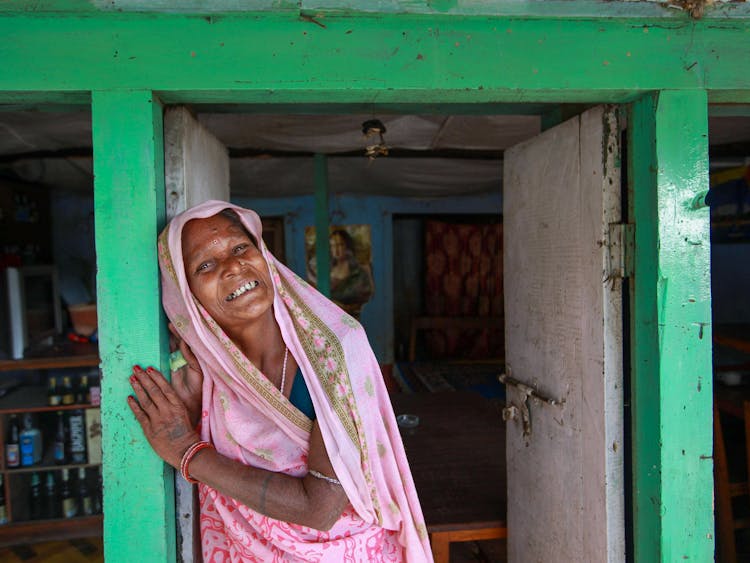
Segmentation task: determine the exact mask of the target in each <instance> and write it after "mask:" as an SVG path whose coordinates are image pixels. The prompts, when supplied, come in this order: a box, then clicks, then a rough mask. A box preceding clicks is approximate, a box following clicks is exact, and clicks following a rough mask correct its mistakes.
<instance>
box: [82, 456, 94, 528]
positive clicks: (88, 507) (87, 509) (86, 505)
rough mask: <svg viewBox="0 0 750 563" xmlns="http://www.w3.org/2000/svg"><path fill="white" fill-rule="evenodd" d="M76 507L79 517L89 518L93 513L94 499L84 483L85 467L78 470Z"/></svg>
mask: <svg viewBox="0 0 750 563" xmlns="http://www.w3.org/2000/svg"><path fill="white" fill-rule="evenodd" d="M78 507H79V511H80V513H81V516H91V515H92V514H93V513H94V499H93V498H92V497H91V491H90V490H89V485H88V483H87V482H86V468H85V467H79V468H78Z"/></svg>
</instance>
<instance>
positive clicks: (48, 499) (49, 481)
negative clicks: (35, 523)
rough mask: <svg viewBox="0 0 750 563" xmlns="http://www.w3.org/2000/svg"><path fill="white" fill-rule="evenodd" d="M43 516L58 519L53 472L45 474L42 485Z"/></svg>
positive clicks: (58, 512) (58, 501)
mask: <svg viewBox="0 0 750 563" xmlns="http://www.w3.org/2000/svg"><path fill="white" fill-rule="evenodd" d="M44 516H45V518H59V517H60V499H59V498H58V497H57V481H56V480H55V472H54V471H48V472H47V477H46V481H45V483H44Z"/></svg>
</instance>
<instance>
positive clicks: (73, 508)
mask: <svg viewBox="0 0 750 563" xmlns="http://www.w3.org/2000/svg"><path fill="white" fill-rule="evenodd" d="M60 506H61V508H62V511H61V512H62V517H63V518H72V517H73V516H75V515H76V514H78V505H77V503H76V498H75V497H74V496H73V490H72V489H71V488H70V473H69V471H68V468H67V467H65V468H63V470H62V483H61V484H60Z"/></svg>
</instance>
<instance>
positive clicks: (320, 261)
mask: <svg viewBox="0 0 750 563" xmlns="http://www.w3.org/2000/svg"><path fill="white" fill-rule="evenodd" d="M329 224H330V222H329V220H328V158H327V157H326V155H324V154H316V155H315V260H316V264H317V268H318V272H317V273H318V291H320V292H321V293H322V294H323V295H325V296H326V297H330V296H331V254H330V252H331V250H330V243H329V242H328V230H329Z"/></svg>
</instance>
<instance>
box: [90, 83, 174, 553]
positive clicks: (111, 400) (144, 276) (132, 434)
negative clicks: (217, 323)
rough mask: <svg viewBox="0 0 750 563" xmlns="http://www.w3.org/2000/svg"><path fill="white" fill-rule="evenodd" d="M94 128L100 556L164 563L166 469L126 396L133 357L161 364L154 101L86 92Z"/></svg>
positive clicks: (160, 206)
mask: <svg viewBox="0 0 750 563" xmlns="http://www.w3.org/2000/svg"><path fill="white" fill-rule="evenodd" d="M92 126H93V142H94V172H95V182H94V211H95V214H94V215H95V221H96V250H97V256H98V263H97V268H98V273H97V297H98V305H99V319H100V320H99V352H100V355H101V359H102V370H103V374H104V377H103V379H102V432H103V442H104V444H105V448H104V471H103V474H104V511H105V514H106V518H105V519H104V551H105V553H104V555H105V558H106V560H107V561H108V562H117V561H122V562H128V563H130V562H133V561H138V562H147V561H153V562H154V563H156V562H159V563H163V562H165V561H166V562H169V561H174V559H175V524H174V522H175V520H174V478H173V471H172V469H171V468H170V467H169V466H167V465H166V464H165V463H164V462H162V461H161V459H159V458H158V457H157V456H156V454H154V452H153V450H152V449H151V447H150V446H149V444H148V443H147V442H146V439H145V438H144V436H143V432H142V431H141V429H140V426H139V425H138V423H137V422H136V420H135V418H134V417H133V415H132V413H131V411H130V409H129V407H128V406H127V403H126V397H127V396H128V395H130V394H132V389H131V387H130V384H129V382H128V377H129V376H130V374H131V372H132V366H133V365H134V364H140V365H143V366H147V365H153V366H157V367H158V366H161V367H162V369H163V370H165V369H167V368H168V365H169V363H168V352H169V345H168V338H167V333H166V324H165V322H164V316H163V313H162V309H161V300H160V293H159V272H158V265H157V254H156V237H157V234H158V231H159V229H160V228H161V227H162V226H163V224H164V217H165V211H164V207H165V202H164V162H163V160H164V149H163V138H162V137H163V136H162V108H161V105H160V104H159V102H158V101H157V100H156V99H155V98H154V97H153V95H152V93H151V92H147V91H129V92H94V93H93V96H92ZM167 373H168V371H167Z"/></svg>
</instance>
